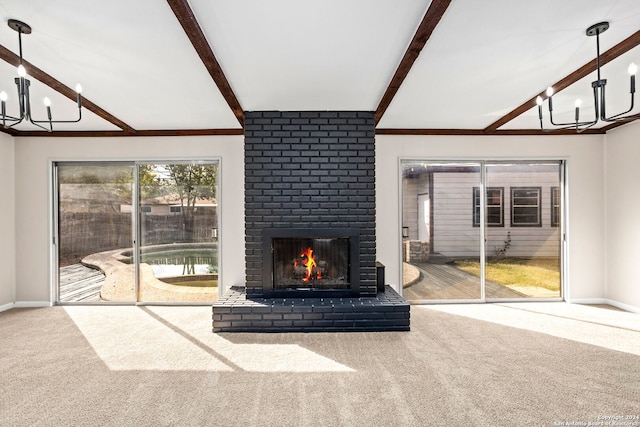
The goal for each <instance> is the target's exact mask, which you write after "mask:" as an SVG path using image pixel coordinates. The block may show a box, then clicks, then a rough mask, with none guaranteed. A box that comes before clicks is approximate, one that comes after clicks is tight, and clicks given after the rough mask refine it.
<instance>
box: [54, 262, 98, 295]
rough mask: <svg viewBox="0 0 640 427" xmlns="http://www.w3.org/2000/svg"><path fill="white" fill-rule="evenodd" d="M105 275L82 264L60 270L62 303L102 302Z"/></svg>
mask: <svg viewBox="0 0 640 427" xmlns="http://www.w3.org/2000/svg"><path fill="white" fill-rule="evenodd" d="M103 283H104V274H103V273H102V272H101V271H100V270H96V269H94V268H89V267H87V266H84V265H82V264H73V265H69V266H66V267H61V268H60V301H61V302H71V301H76V302H77V301H82V302H92V301H101V299H100V288H102V284H103Z"/></svg>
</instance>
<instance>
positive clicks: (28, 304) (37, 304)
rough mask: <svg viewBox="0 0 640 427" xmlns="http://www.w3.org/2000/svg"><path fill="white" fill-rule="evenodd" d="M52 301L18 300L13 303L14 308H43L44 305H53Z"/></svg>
mask: <svg viewBox="0 0 640 427" xmlns="http://www.w3.org/2000/svg"><path fill="white" fill-rule="evenodd" d="M51 305H52V304H51V303H50V302H49V301H16V302H15V303H14V304H13V307H14V308H42V307H51Z"/></svg>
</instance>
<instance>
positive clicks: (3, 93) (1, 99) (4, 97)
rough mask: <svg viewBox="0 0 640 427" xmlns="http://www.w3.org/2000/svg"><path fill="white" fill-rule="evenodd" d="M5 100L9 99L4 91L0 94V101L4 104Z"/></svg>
mask: <svg viewBox="0 0 640 427" xmlns="http://www.w3.org/2000/svg"><path fill="white" fill-rule="evenodd" d="M7 99H9V97H8V96H7V92H5V91H2V92H0V101H2V102H4V101H6V100H7Z"/></svg>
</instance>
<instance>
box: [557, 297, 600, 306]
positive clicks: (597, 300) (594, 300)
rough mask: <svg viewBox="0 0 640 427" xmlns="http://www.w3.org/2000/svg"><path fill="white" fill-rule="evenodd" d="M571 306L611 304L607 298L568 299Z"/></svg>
mask: <svg viewBox="0 0 640 427" xmlns="http://www.w3.org/2000/svg"><path fill="white" fill-rule="evenodd" d="M567 302H568V303H569V304H585V305H593V304H609V301H608V300H607V299H606V298H571V299H567Z"/></svg>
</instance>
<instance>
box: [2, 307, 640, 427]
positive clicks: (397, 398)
mask: <svg viewBox="0 0 640 427" xmlns="http://www.w3.org/2000/svg"><path fill="white" fill-rule="evenodd" d="M638 417H640V315H638V314H633V313H628V312H623V311H618V310H611V309H607V308H604V307H590V306H578V305H569V304H565V303H517V304H516V303H514V304H478V305H442V306H412V307H411V331H410V332H389V333H308V334H304V333H288V334H281V333H275V334H254V333H234V334H232V333H226V334H213V333H212V332H211V308H210V307H166V306H164V307H163V306H138V307H135V306H66V307H51V308H41V309H12V310H8V311H5V312H2V313H0V425H2V426H558V425H564V426H568V425H585V426H586V425H628V426H640V418H638ZM600 422H601V424H597V423H600ZM623 422H626V423H627V424H623ZM588 423H591V424H588ZM607 423H609V424H607ZM616 423H617V424H616Z"/></svg>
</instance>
